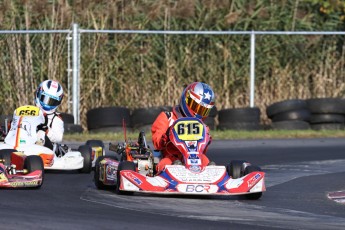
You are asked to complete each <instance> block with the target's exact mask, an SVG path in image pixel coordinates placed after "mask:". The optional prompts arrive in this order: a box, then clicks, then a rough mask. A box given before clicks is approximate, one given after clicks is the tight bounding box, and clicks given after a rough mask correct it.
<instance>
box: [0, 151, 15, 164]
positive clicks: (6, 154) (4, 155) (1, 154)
mask: <svg viewBox="0 0 345 230" xmlns="http://www.w3.org/2000/svg"><path fill="white" fill-rule="evenodd" d="M13 152H17V150H15V149H1V150H0V159H2V160H4V161H5V162H4V165H7V166H9V165H11V154H12V153H13Z"/></svg>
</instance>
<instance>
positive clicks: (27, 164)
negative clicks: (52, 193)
mask: <svg viewBox="0 0 345 230" xmlns="http://www.w3.org/2000/svg"><path fill="white" fill-rule="evenodd" d="M24 169H26V170H28V173H31V172H34V171H36V170H41V171H42V183H41V184H40V185H39V186H37V187H35V188H40V187H41V186H42V185H43V180H44V165H43V160H42V158H41V157H40V156H36V155H31V156H27V157H26V158H25V160H24Z"/></svg>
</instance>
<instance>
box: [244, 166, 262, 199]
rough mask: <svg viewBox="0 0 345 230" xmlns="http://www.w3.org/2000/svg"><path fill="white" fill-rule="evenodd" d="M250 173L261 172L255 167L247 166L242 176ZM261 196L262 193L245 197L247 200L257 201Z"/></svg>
mask: <svg viewBox="0 0 345 230" xmlns="http://www.w3.org/2000/svg"><path fill="white" fill-rule="evenodd" d="M251 172H262V170H261V168H260V167H259V166H256V165H249V166H247V167H246V169H245V170H244V175H248V174H249V173H251ZM261 196H262V192H257V193H250V194H246V195H245V197H246V198H247V199H249V200H257V199H259V198H260V197H261Z"/></svg>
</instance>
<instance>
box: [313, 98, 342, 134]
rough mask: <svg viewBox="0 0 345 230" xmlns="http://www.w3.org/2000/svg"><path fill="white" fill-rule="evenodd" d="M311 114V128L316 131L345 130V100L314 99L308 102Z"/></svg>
mask: <svg viewBox="0 0 345 230" xmlns="http://www.w3.org/2000/svg"><path fill="white" fill-rule="evenodd" d="M306 103H307V106H308V109H309V111H310V112H311V118H310V126H311V128H312V129H314V130H326V129H327V130H343V129H344V122H345V100H344V99H341V98H312V99H307V100H306Z"/></svg>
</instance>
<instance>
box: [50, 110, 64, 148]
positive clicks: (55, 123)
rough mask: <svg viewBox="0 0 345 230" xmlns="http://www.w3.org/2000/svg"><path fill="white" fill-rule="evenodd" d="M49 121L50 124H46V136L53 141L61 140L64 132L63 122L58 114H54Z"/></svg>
mask: <svg viewBox="0 0 345 230" xmlns="http://www.w3.org/2000/svg"><path fill="white" fill-rule="evenodd" d="M50 122H52V123H51V125H48V127H49V128H48V131H47V137H48V138H49V140H50V141H51V142H53V143H60V142H62V138H63V133H64V122H63V121H62V119H61V118H60V117H59V116H55V117H54V118H53V120H51V121H50Z"/></svg>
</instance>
